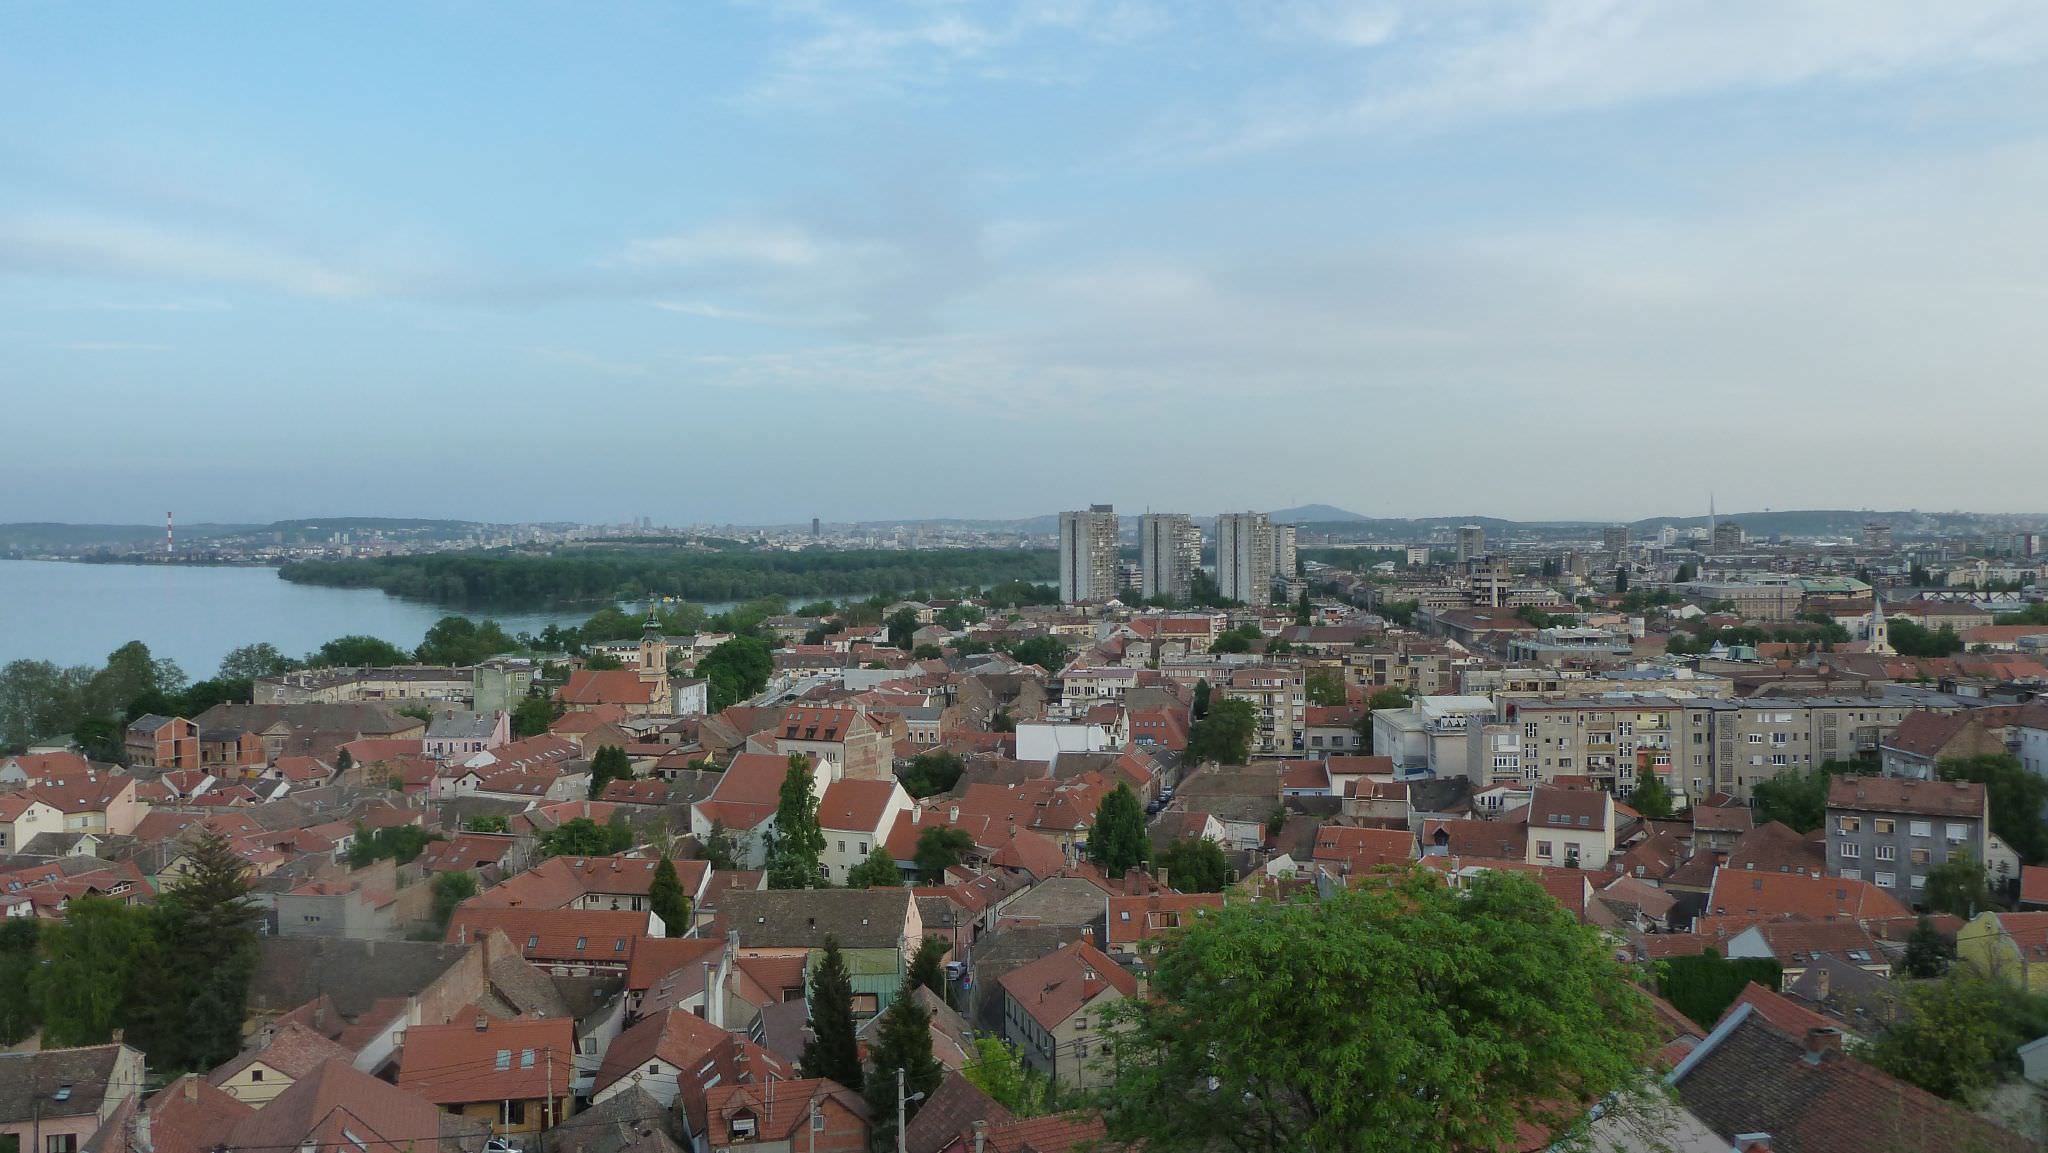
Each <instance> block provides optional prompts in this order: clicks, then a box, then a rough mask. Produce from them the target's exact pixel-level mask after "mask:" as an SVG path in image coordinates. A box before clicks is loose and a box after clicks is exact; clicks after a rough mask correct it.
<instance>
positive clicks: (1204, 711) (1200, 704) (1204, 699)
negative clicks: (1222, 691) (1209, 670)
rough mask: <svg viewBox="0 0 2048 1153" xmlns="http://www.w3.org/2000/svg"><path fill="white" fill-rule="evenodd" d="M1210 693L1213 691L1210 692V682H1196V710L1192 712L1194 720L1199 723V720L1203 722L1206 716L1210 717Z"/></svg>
mask: <svg viewBox="0 0 2048 1153" xmlns="http://www.w3.org/2000/svg"><path fill="white" fill-rule="evenodd" d="M1210 691H1211V690H1210V688H1209V682H1208V681H1206V680H1201V681H1196V682H1195V706H1194V709H1193V710H1192V716H1193V718H1194V719H1195V720H1198V721H1199V720H1201V719H1202V718H1203V717H1206V716H1208V715H1209V694H1210Z"/></svg>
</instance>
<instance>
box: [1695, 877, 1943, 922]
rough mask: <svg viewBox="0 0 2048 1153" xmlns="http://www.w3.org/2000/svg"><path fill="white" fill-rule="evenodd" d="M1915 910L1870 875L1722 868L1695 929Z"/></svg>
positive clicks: (1903, 913) (1891, 914)
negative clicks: (1854, 876)
mask: <svg viewBox="0 0 2048 1153" xmlns="http://www.w3.org/2000/svg"><path fill="white" fill-rule="evenodd" d="M1911 915H1912V914H1911V912H1910V911H1909V910H1908V909H1907V908H1906V906H1905V905H1903V904H1901V903H1900V902H1899V900H1898V898H1896V897H1894V896H1893V895H1892V894H1890V893H1888V892H1886V891H1885V890H1883V889H1880V888H1878V887H1877V886H1875V885H1873V884H1871V883H1870V882H1868V881H1857V880H1851V879H1849V878H1846V877H1810V876H1807V875H1806V874H1804V873H1752V872H1736V871H1734V870H1730V869H1719V870H1716V871H1715V873H1714V881H1713V887H1712V889H1710V890H1709V891H1708V894H1707V904H1706V908H1705V910H1704V911H1703V919H1702V921H1701V923H1700V925H1699V926H1698V927H1696V928H1695V930H1694V931H1695V932H1701V933H1704V932H1709V931H1711V930H1712V929H1714V928H1716V927H1722V926H1725V927H1728V928H1731V929H1732V928H1738V927H1745V928H1746V927H1747V926H1748V925H1751V924H1754V923H1756V922H1757V921H1771V920H1781V919H1784V918H1787V917H1805V918H1807V919H1809V920H1814V921H1834V920H1848V921H1857V922H1864V921H1873V920H1885V919H1889V918H1893V917H1910V916H1911Z"/></svg>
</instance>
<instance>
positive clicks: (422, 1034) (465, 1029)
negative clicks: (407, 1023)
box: [398, 1014, 576, 1105]
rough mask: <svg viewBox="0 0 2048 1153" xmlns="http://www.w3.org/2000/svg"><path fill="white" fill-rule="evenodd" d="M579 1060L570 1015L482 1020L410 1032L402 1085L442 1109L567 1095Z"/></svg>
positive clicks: (401, 1066)
mask: <svg viewBox="0 0 2048 1153" xmlns="http://www.w3.org/2000/svg"><path fill="white" fill-rule="evenodd" d="M479 1026H481V1027H479ZM575 1058H576V1026H575V1022H573V1021H571V1020H569V1019H568V1018H567V1017H556V1018H531V1019H518V1020H510V1021H506V1020H495V1019H492V1018H490V1017H489V1016H487V1015H483V1014H479V1015H478V1016H477V1017H476V1018H475V1019H474V1020H473V1021H470V1020H457V1021H455V1022H453V1023H451V1024H447V1025H414V1026H412V1027H411V1028H409V1029H407V1030H406V1031H405V1047H404V1050H403V1052H402V1054H401V1056H400V1058H399V1064H398V1086H399V1088H401V1089H407V1090H410V1091H412V1092H414V1093H417V1094H419V1095H420V1096H422V1097H424V1098H426V1099H427V1100H429V1101H432V1102H433V1103H434V1104H436V1105H462V1104H468V1103H470V1102H474V1101H534V1100H540V1099H542V1098H547V1097H564V1096H567V1095H568V1093H569V1081H570V1079H571V1077H572V1076H573V1075H574V1073H575V1064H576V1060H575ZM550 1074H552V1078H551V1077H550Z"/></svg>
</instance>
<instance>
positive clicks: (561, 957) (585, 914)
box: [447, 903, 652, 969]
mask: <svg viewBox="0 0 2048 1153" xmlns="http://www.w3.org/2000/svg"><path fill="white" fill-rule="evenodd" d="M651 916H652V914H649V913H630V912H617V913H614V912H611V911H610V910H599V909H490V908H479V907H476V906H473V905H469V904H467V903H465V904H464V905H462V906H461V907H459V908H457V909H456V910H455V916H454V917H453V918H451V919H450V921H449V924H448V936H447V939H448V940H449V941H452V942H455V943H456V944H463V943H467V942H469V941H472V940H475V939H477V938H478V937H480V936H481V935H482V934H483V933H485V932H486V931H488V930H491V929H499V930H502V931H503V932H504V934H505V936H506V937H508V938H509V939H510V940H511V941H512V945H513V947H514V948H516V949H518V950H519V955H520V956H522V957H524V958H526V959H527V960H529V961H532V962H533V963H534V964H537V965H550V964H563V965H579V964H581V965H606V966H614V965H615V966H617V967H619V968H620V969H624V968H625V967H626V964H627V963H628V962H629V961H630V960H631V959H632V956H633V946H634V943H635V941H636V940H638V939H639V938H641V937H645V936H648V935H649V934H648V922H649V920H650V918H651ZM579 942H580V945H579Z"/></svg>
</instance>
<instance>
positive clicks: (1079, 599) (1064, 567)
mask: <svg viewBox="0 0 2048 1153" xmlns="http://www.w3.org/2000/svg"><path fill="white" fill-rule="evenodd" d="M1116 561H1117V523H1116V509H1115V507H1114V506H1112V505H1106V504H1095V505H1089V506H1088V510H1087V511H1086V512H1063V513H1061V514H1060V555H1059V563H1060V603H1061V604H1068V605H1076V604H1085V603H1088V602H1090V601H1106V600H1113V599H1115V597H1116V594H1117V587H1116Z"/></svg>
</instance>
